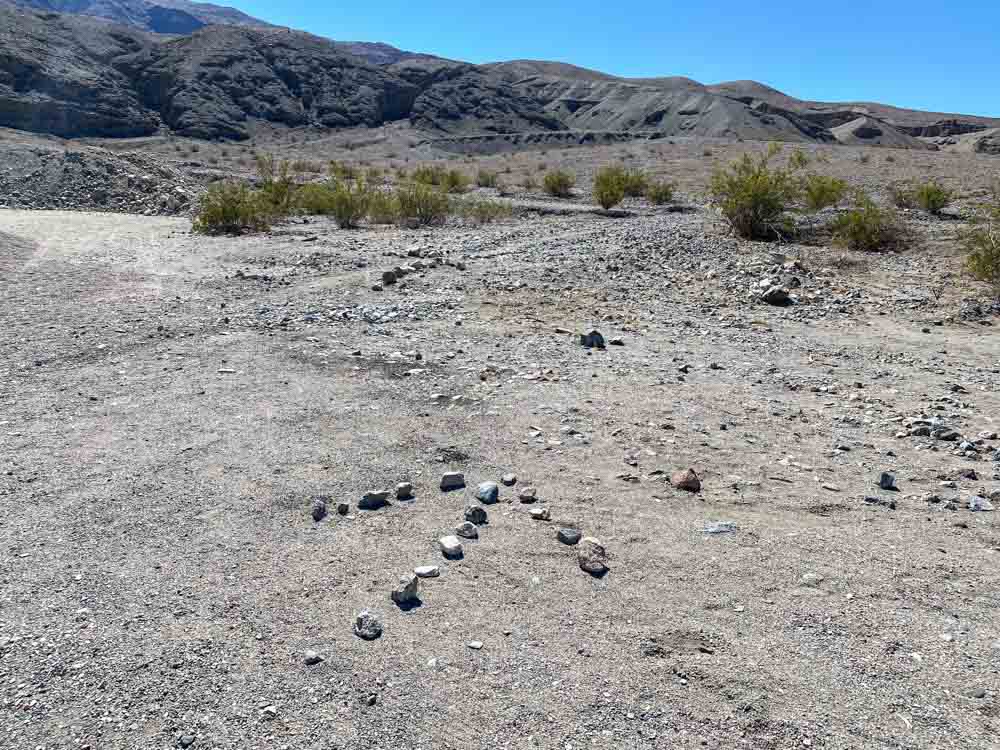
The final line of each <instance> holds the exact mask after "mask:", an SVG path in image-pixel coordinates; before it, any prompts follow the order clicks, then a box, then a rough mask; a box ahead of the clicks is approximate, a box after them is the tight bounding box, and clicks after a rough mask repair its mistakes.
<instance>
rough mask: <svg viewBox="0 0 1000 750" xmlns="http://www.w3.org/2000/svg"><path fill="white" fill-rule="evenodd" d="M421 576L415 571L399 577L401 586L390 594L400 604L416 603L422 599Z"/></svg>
mask: <svg viewBox="0 0 1000 750" xmlns="http://www.w3.org/2000/svg"><path fill="white" fill-rule="evenodd" d="M419 594H420V578H419V577H418V576H417V575H416V573H413V574H411V575H408V576H403V577H402V578H400V579H399V586H398V587H396V588H394V589H393V590H392V593H391V594H390V596H391V597H392V600H393V601H394V602H395V603H396V604H398V605H399V606H401V607H402V606H404V605H407V604H415V603H417V602H419V601H420V595H419Z"/></svg>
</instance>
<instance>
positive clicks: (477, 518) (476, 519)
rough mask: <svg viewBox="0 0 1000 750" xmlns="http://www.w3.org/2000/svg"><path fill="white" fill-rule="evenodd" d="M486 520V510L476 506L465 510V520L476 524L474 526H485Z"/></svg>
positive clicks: (470, 506)
mask: <svg viewBox="0 0 1000 750" xmlns="http://www.w3.org/2000/svg"><path fill="white" fill-rule="evenodd" d="M488 519H489V517H488V516H487V515H486V510H485V509H484V508H482V507H480V506H478V505H469V506H467V507H466V508H465V520H466V521H469V522H470V523H474V524H476V526H483V525H485V524H486V523H487V521H488Z"/></svg>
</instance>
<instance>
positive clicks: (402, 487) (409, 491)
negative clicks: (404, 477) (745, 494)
mask: <svg viewBox="0 0 1000 750" xmlns="http://www.w3.org/2000/svg"><path fill="white" fill-rule="evenodd" d="M411 497H413V485H412V484H410V483H409V482H400V483H399V484H397V485H396V499H397V500H409V499H410V498H411Z"/></svg>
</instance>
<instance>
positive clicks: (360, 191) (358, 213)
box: [329, 180, 371, 229]
mask: <svg viewBox="0 0 1000 750" xmlns="http://www.w3.org/2000/svg"><path fill="white" fill-rule="evenodd" d="M330 193H331V195H330V211H329V213H330V215H331V216H333V218H334V219H335V220H336V222H337V226H339V227H340V228H341V229H351V228H353V227H356V226H357V225H358V222H359V221H361V219H363V218H364V217H365V215H366V214H367V213H368V201H369V200H370V198H371V193H370V191H369V190H368V186H367V185H365V183H364V181H363V180H353V181H351V180H341V181H339V182H337V183H336V184H335V185H334V186H333V188H332V189H331V191H330Z"/></svg>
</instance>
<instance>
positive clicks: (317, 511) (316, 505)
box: [312, 500, 326, 523]
mask: <svg viewBox="0 0 1000 750" xmlns="http://www.w3.org/2000/svg"><path fill="white" fill-rule="evenodd" d="M324 518H326V500H314V501H313V505H312V519H313V520H314V521H316V523H319V522H320V521H322V520H323V519H324Z"/></svg>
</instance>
